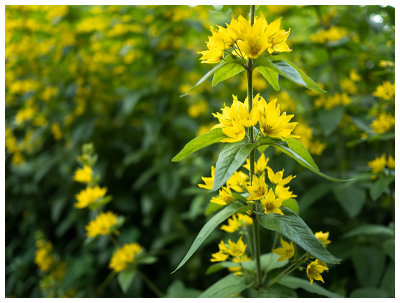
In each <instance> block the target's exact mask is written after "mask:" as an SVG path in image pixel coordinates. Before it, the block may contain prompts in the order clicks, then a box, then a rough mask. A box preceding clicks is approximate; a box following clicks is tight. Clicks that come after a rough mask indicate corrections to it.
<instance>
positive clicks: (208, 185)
mask: <svg viewBox="0 0 400 303" xmlns="http://www.w3.org/2000/svg"><path fill="white" fill-rule="evenodd" d="M214 174H215V167H214V165H213V166H211V177H210V178H207V177H201V179H202V180H203V182H204V183H205V184H198V185H197V186H198V187H200V188H205V189H212V187H213V184H214Z"/></svg>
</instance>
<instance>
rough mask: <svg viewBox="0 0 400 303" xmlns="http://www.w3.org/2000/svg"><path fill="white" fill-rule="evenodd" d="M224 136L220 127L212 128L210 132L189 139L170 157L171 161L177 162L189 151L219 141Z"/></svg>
mask: <svg viewBox="0 0 400 303" xmlns="http://www.w3.org/2000/svg"><path fill="white" fill-rule="evenodd" d="M224 138H226V135H225V134H224V133H223V132H222V128H214V129H213V130H211V131H210V132H208V133H206V134H203V135H200V136H198V137H196V138H194V139H193V140H191V141H189V142H188V143H187V144H186V145H185V146H184V147H183V149H182V150H181V151H180V152H179V153H178V154H177V155H176V156H175V157H173V158H172V160H171V161H172V162H179V161H181V160H183V159H185V158H186V157H187V156H189V155H190V154H191V153H193V152H195V151H198V150H199V149H202V148H203V147H206V146H209V145H211V144H214V143H217V142H221V140H222V139H224Z"/></svg>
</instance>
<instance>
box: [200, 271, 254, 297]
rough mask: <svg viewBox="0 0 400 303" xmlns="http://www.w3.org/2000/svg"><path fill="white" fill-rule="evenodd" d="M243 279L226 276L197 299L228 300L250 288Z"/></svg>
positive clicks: (248, 283) (249, 283)
mask: <svg viewBox="0 0 400 303" xmlns="http://www.w3.org/2000/svg"><path fill="white" fill-rule="evenodd" d="M251 284H252V282H246V279H245V278H244V277H240V276H235V275H228V276H226V277H224V278H222V279H221V280H219V281H217V282H215V283H214V284H213V285H211V286H210V287H209V288H207V289H206V290H205V291H204V292H203V293H202V294H201V295H200V296H199V298H228V297H231V296H233V295H235V294H240V292H242V291H243V290H245V289H247V288H249V287H250V285H251Z"/></svg>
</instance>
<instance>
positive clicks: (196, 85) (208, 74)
mask: <svg viewBox="0 0 400 303" xmlns="http://www.w3.org/2000/svg"><path fill="white" fill-rule="evenodd" d="M226 64H227V63H226V62H220V63H219V64H218V65H216V66H214V67H213V68H212V69H211V70H210V71H208V72H207V73H206V74H205V75H204V76H203V77H202V78H201V79H200V80H199V81H197V83H196V84H195V85H193V86H192V87H191V88H190V89H189V90H188V91H187V92H186V93H184V94H183V95H180V96H179V97H181V98H182V97H185V96H187V95H188V94H189V93H190V92H191V91H192V90H194V89H195V88H196V87H198V86H199V85H200V84H202V83H203V82H204V81H206V80H207V79H208V78H209V77H210V76H211V75H213V74H214V73H215V72H216V71H217V70H219V69H220V68H221V67H223V66H224V65H226Z"/></svg>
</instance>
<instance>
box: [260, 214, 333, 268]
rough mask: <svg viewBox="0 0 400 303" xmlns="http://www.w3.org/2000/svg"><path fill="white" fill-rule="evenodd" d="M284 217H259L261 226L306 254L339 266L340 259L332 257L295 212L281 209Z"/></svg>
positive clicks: (272, 215)
mask: <svg viewBox="0 0 400 303" xmlns="http://www.w3.org/2000/svg"><path fill="white" fill-rule="evenodd" d="M281 210H282V212H283V213H284V215H283V216H282V215H278V214H274V213H270V214H267V215H258V216H257V217H258V219H259V222H260V225H261V226H262V227H264V228H266V229H268V230H273V231H276V232H278V233H280V234H281V235H283V236H285V237H287V238H289V239H290V240H292V241H293V242H294V243H296V244H297V245H299V246H300V247H301V248H303V249H304V250H305V251H306V252H308V253H309V254H311V255H312V256H314V257H315V258H318V259H320V260H322V261H324V262H326V263H331V264H338V263H340V259H338V258H336V257H334V256H332V255H331V254H330V253H329V252H328V251H327V250H326V248H325V247H324V246H323V245H322V243H321V242H320V241H319V240H318V239H317V238H316V237H315V236H314V234H313V233H312V231H311V229H310V228H309V227H308V226H307V224H306V223H305V222H304V221H303V220H302V219H301V218H300V217H299V216H298V215H297V214H296V213H294V212H293V211H291V210H290V209H288V208H286V207H282V208H281Z"/></svg>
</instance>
